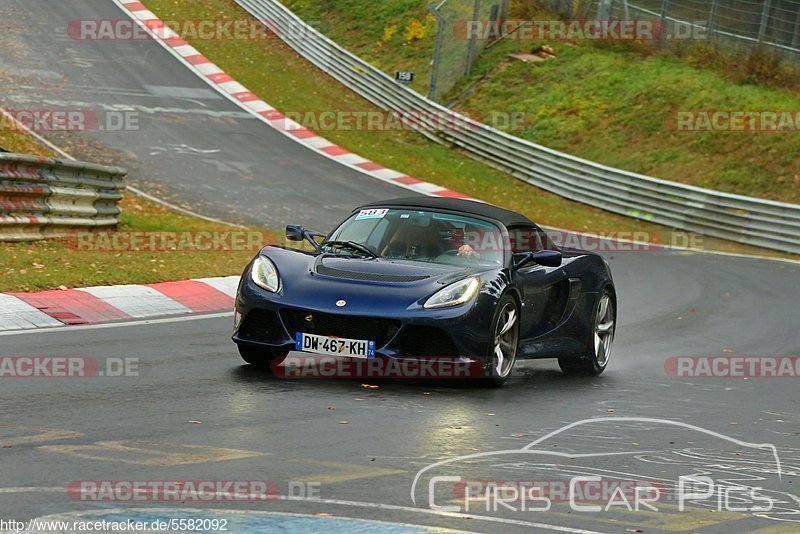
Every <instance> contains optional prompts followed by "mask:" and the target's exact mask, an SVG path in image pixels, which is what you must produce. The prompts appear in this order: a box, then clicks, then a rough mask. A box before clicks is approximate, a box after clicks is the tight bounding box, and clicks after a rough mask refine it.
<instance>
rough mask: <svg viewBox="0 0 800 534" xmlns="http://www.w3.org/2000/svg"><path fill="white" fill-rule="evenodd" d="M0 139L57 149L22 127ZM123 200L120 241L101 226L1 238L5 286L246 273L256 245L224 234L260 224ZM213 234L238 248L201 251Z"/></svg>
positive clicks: (29, 148) (30, 149) (17, 146)
mask: <svg viewBox="0 0 800 534" xmlns="http://www.w3.org/2000/svg"><path fill="white" fill-rule="evenodd" d="M0 146H2V147H4V148H7V149H9V150H13V151H14V152H17V151H19V152H24V153H28V154H34V155H39V156H52V155H53V154H52V153H50V152H49V151H48V150H47V149H46V148H44V147H42V146H41V145H40V144H38V143H37V142H36V141H35V140H34V139H32V138H31V137H29V136H27V135H26V134H25V133H23V132H19V131H0ZM121 206H122V210H123V212H122V215H121V224H120V226H119V228H118V231H119V233H118V234H117V236H118V239H117V241H112V238H113V234H111V235H108V234H106V233H101V234H94V235H93V236H91V237H86V238H85V239H84V240H83V241H81V240H80V238H79V237H78V236H76V237H75V238H69V239H52V240H48V241H36V242H27V243H0V292H9V291H36V290H44V289H55V288H58V287H67V288H73V287H86V286H94V285H110V284H145V283H155V282H166V281H171V280H184V279H187V278H201V277H209V276H227V275H234V274H239V273H241V271H242V269H243V267H244V266H245V265H246V264H247V262H248V261H249V260H250V258H251V257H252V256H253V254H254V253H255V252H254V250H253V247H252V246H251V247H249V248H246V246H239V245H241V244H236V243H234V242H233V240H232V239H230V238H228V239H227V240H226V241H224V242H223V241H222V238H223V233H224V232H231V231H234V232H238V234H237V235H241V237H242V238H243V239H246V238H247V237H248V232H250V233H251V234H252V235H253V236H254V237H255V233H256V231H255V230H251V231H248V230H246V229H240V228H232V227H231V226H227V225H222V224H217V223H213V222H207V221H205V220H202V219H197V218H195V217H188V216H186V215H182V214H179V213H175V212H173V211H170V210H168V209H165V208H162V207H161V206H159V205H157V204H154V203H152V202H149V201H147V200H144V199H141V198H138V197H135V196H133V195H132V194H130V193H126V194H125V199H124V200H123V201H122V203H121ZM201 232H206V234H200V233H201ZM137 233H141V234H137ZM215 233H216V235H217V236H218V243H219V245H217V246H216V248H220V246H229V247H231V248H236V249H237V250H233V251H220V250H196V248H198V247H201V248H202V247H206V246H208V243H209V242H211V243H212V247H213V246H215V245H213V242H212V241H210V240H209V237H212V236H213V235H214V234H215ZM136 235H142V236H145V235H146V236H148V237H147V240H148V241H147V242H144V241H142V243H141V244H138V245H137V244H136V241H133V245H132V246H131V245H130V244H131V240H130V238H131V237H134V239H136V237H135V236H136ZM150 236H154V237H157V238H158V241H156V246H155V247H151V246H150V245H149V237H150ZM162 236H164V237H167V238H169V239H172V238H174V239H175V241H176V250H163V249H162V248H161V241H160V240H161V237H162ZM104 237H105V238H107V239H103V238H104ZM182 238H183V240H184V241H183V243H181V239H182ZM264 238H265V239H266V240H270V241H272V240H273V239H274V236H272V235H271V234H265V236H264ZM140 239H142V238H140ZM245 243H246V241H245ZM167 245H169V243H167ZM133 248H138V249H139V250H132V249H133ZM243 248H246V249H245V250H242V249H243ZM256 248H257V247H256Z"/></svg>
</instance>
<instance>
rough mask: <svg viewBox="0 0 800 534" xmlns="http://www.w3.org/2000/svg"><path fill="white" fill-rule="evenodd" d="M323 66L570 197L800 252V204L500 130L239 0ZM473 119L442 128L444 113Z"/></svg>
mask: <svg viewBox="0 0 800 534" xmlns="http://www.w3.org/2000/svg"><path fill="white" fill-rule="evenodd" d="M236 2H237V3H238V4H240V5H241V6H242V7H243V8H245V9H246V10H247V11H248V12H250V13H251V14H252V15H253V16H255V17H256V18H258V19H259V20H261V21H262V22H264V23H265V25H266V26H267V27H268V28H270V29H271V30H272V31H274V32H275V33H276V35H277V36H278V37H279V38H281V39H282V40H283V41H284V42H286V43H287V44H288V45H289V46H291V47H292V48H293V49H294V50H296V51H297V52H298V53H299V54H300V55H301V56H303V57H304V58H306V59H308V60H309V61H311V62H312V63H313V64H314V65H316V66H317V67H318V68H320V69H321V70H323V71H324V72H326V73H328V74H329V75H331V76H332V77H333V78H335V79H337V80H338V81H340V82H341V83H343V84H344V85H345V86H347V87H348V88H350V89H351V90H353V91H355V92H356V93H358V94H359V95H361V96H362V97H364V98H366V99H367V100H369V101H370V102H372V103H373V104H375V105H377V106H379V107H381V108H383V109H385V110H392V111H396V112H399V113H403V112H406V113H409V114H411V113H413V114H414V115H415V116H417V115H419V113H420V112H423V113H425V114H426V113H430V115H431V120H430V121H428V120H427V119H426V118H425V115H422V118H421V119H420V122H422V123H423V125H424V126H425V127H426V128H428V127H429V128H430V131H429V132H424V131H423V133H426V134H427V135H432V133H431V132H435V136H436V137H437V138H438V139H439V140H444V141H446V142H448V143H451V144H452V145H454V146H455V147H458V148H460V149H462V150H463V151H465V152H466V153H467V154H469V155H471V156H473V157H475V158H478V159H480V160H482V161H484V162H486V163H488V164H489V165H492V166H494V167H497V168H500V169H502V170H504V171H506V172H508V173H510V174H511V175H512V176H515V177H517V178H519V179H521V180H524V181H526V182H528V183H530V184H532V185H534V186H536V187H539V188H541V189H545V190H547V191H550V192H552V193H555V194H557V195H560V196H562V197H565V198H568V199H570V200H575V201H578V202H582V203H584V204H588V205H591V206H596V207H599V208H603V209H605V210H608V211H612V212H615V213H619V214H622V215H627V216H630V217H635V218H638V219H643V220H646V221H650V222H654V223H659V224H663V225H667V226H671V227H673V228H678V229H681V230H686V231H691V232H698V233H701V234H705V235H708V236H713V237H719V238H722V239H728V240H731V241H736V242H739V243H745V244H749V245H755V246H760V247H764V248H769V249H774V250H781V251H785V252H791V253H800V205H797V204H787V203H783V202H775V201H770V200H762V199H757V198H751V197H746V196H741V195H734V194H729V193H722V192H719V191H713V190H709V189H702V188H699V187H693V186H689V185H684V184H679V183H675V182H669V181H666V180H660V179H658V178H651V177H649V176H644V175H641V174H635V173H631V172H626V171H623V170H620V169H615V168H612V167H607V166H605V165H600V164H598V163H594V162H591V161H587V160H584V159H581V158H577V157H574V156H570V155H568V154H563V153H560V152H557V151H555V150H551V149H548V148H546V147H543V146H540V145H537V144H534V143H531V142H529V141H526V140H524V139H520V138H518V137H515V136H512V135H510V134H507V133H505V132H502V131H499V130H496V129H494V128H492V127H490V126H487V125H485V124H481V123H478V122H475V121H473V120H471V119H469V118H467V117H464V116H462V115H459V114H456V113H454V112H453V111H451V110H449V109H448V108H445V107H444V106H441V105H439V104H437V103H435V102H433V101H431V100H428V99H427V98H425V97H424V96H422V95H420V94H419V93H417V92H415V91H413V90H411V89H409V88H408V87H405V86H402V85H399V84H398V83H396V82H395V81H394V80H393V79H392V78H391V77H389V76H388V75H387V74H385V73H384V72H382V71H380V70H378V69H376V68H375V67H373V66H372V65H370V64H369V63H367V62H366V61H363V60H362V59H360V58H358V57H357V56H355V55H354V54H352V53H350V52H348V51H347V50H345V49H343V48H342V47H340V46H339V45H337V44H336V43H335V42H333V41H332V40H331V39H329V38H327V37H325V36H324V35H322V34H321V33H319V32H318V31H317V30H315V29H314V28H312V27H310V26H308V25H307V24H306V23H305V22H303V21H302V20H301V19H300V18H299V17H297V16H296V15H295V14H294V13H292V12H291V11H290V10H289V9H288V8H286V7H285V6H283V5H282V4H281V3H280V2H278V1H277V0H236ZM443 115H447V116H450V117H452V122H456V123H458V124H462V125H467V126H462V127H459V128H451V129H448V130H441V124H442V121H441V117H442V116H443Z"/></svg>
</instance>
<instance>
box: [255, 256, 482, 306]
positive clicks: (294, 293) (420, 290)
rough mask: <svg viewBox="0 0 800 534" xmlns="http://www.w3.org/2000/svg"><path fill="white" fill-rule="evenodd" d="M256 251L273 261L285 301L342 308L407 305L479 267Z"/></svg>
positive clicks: (293, 303) (300, 304)
mask: <svg viewBox="0 0 800 534" xmlns="http://www.w3.org/2000/svg"><path fill="white" fill-rule="evenodd" d="M261 254H262V255H264V256H266V257H268V258H269V259H270V260H272V261H273V262H274V263H275V266H276V267H277V269H278V273H279V276H280V278H281V284H282V291H281V292H282V294H283V298H284V299H286V302H287V304H291V305H296V306H304V307H315V308H316V307H318V306H319V305H321V304H322V305H323V307H325V308H327V307H328V306H329V305H333V304H334V303H336V302H337V301H339V300H345V301H347V311H348V312H350V313H353V312H355V311H358V310H359V309H360V310H363V311H368V310H369V309H373V308H374V307H375V306H376V305H377V304H380V305H382V306H388V307H399V308H404V309H405V308H408V307H413V306H415V305H419V304H421V301H422V300H423V299H426V298H427V297H429V296H430V295H432V294H433V293H435V292H436V291H438V290H439V289H441V288H442V287H444V286H446V285H447V284H450V283H452V282H455V281H457V280H461V279H462V278H465V277H467V276H470V275H472V274H478V273H479V272H480V271H479V270H475V269H469V268H464V267H458V266H448V265H439V264H426V263H422V262H413V261H406V260H395V259H387V258H375V259H367V258H344V257H341V256H330V255H317V254H309V253H307V252H303V251H297V250H292V249H285V248H280V247H275V246H270V247H266V248H264V249H263V250H262V251H261Z"/></svg>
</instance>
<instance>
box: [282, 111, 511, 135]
mask: <svg viewBox="0 0 800 534" xmlns="http://www.w3.org/2000/svg"><path fill="white" fill-rule="evenodd" d="M283 117H284V118H283V119H282V120H281V119H280V118H279V119H277V121H278V124H280V123H281V122H283V129H286V130H292V129H296V128H297V127H298V125H299V126H300V127H302V128H306V129H308V130H313V131H315V132H331V131H345V132H350V131H367V132H383V131H386V132H391V131H425V132H470V131H476V130H479V129H480V128H481V127H482V126H483V124H486V125H489V126H492V127H494V128H498V129H501V130H506V131H509V130H521V129H522V128H523V127H524V126H525V124H526V117H527V114H525V113H523V112H521V111H485V112H484V111H465V110H460V111H459V112H458V113H454V112H451V111H430V110H414V109H406V110H401V111H375V110H373V111H364V110H353V111H341V110H337V111H334V110H329V111H286V112H284V113H283ZM273 122H275V121H273Z"/></svg>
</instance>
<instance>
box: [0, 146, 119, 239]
mask: <svg viewBox="0 0 800 534" xmlns="http://www.w3.org/2000/svg"><path fill="white" fill-rule="evenodd" d="M126 174H127V172H126V171H125V169H121V168H119V167H107V166H104V165H96V164H94V163H83V162H80V161H64V160H58V159H52V158H40V157H36V156H27V155H23V154H10V153H0V241H37V240H41V239H45V238H48V237H63V236H65V235H68V234H69V233H71V232H74V231H77V230H89V229H92V228H109V227H114V226H116V225H118V224H119V214H120V208H119V206H118V202H119V201H120V200H121V199H122V194H121V191H122V190H123V189H125V183H124V181H123V177H124V176H125V175H126Z"/></svg>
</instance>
